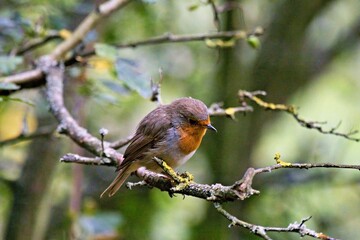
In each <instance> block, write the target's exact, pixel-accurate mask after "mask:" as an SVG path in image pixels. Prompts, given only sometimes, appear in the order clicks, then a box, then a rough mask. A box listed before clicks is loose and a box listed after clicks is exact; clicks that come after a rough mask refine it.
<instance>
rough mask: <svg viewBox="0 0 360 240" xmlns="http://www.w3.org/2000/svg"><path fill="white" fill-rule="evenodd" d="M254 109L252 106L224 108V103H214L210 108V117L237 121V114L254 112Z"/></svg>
mask: <svg viewBox="0 0 360 240" xmlns="http://www.w3.org/2000/svg"><path fill="white" fill-rule="evenodd" d="M252 111H253V108H252V107H250V106H241V107H229V108H225V109H224V108H223V103H213V104H211V105H210V107H209V108H208V112H209V115H210V116H226V117H230V118H232V119H235V114H236V113H238V112H243V113H246V112H252Z"/></svg>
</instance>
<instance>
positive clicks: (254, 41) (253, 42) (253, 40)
mask: <svg viewBox="0 0 360 240" xmlns="http://www.w3.org/2000/svg"><path fill="white" fill-rule="evenodd" d="M247 43H248V44H249V45H250V46H251V47H252V48H254V49H258V48H260V46H261V42H260V39H259V38H258V37H256V36H249V37H248V38H247Z"/></svg>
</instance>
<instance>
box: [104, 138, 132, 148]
mask: <svg viewBox="0 0 360 240" xmlns="http://www.w3.org/2000/svg"><path fill="white" fill-rule="evenodd" d="M133 137H134V135H130V136H128V137H127V138H125V139H119V140H117V141H115V142H112V143H110V144H109V147H110V148H113V149H119V148H122V147H124V146H126V145H127V144H129V143H130V141H131V139H132V138H133Z"/></svg>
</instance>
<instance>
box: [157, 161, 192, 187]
mask: <svg viewBox="0 0 360 240" xmlns="http://www.w3.org/2000/svg"><path fill="white" fill-rule="evenodd" d="M154 161H155V162H156V163H157V164H158V165H159V166H160V167H161V168H162V170H163V171H164V172H165V173H166V174H167V175H168V176H169V177H171V178H172V179H173V180H174V183H175V186H174V187H172V188H171V189H170V190H171V191H172V192H177V191H181V190H183V189H185V188H186V187H188V186H189V184H190V183H191V182H192V181H193V180H194V176H193V175H192V174H191V173H189V172H183V173H180V174H179V173H177V172H175V171H174V169H172V168H171V167H170V166H169V165H168V164H167V163H166V162H165V161H163V160H161V159H159V158H156V157H154Z"/></svg>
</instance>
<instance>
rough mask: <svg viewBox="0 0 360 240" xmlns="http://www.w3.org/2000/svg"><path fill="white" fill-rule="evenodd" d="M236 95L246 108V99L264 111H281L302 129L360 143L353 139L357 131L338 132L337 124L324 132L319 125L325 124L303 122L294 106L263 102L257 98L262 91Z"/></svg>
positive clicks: (241, 92) (243, 91) (263, 94)
mask: <svg viewBox="0 0 360 240" xmlns="http://www.w3.org/2000/svg"><path fill="white" fill-rule="evenodd" d="M238 95H239V99H240V102H241V103H242V104H243V105H244V106H246V99H249V100H251V101H252V102H254V103H256V104H257V105H258V106H260V107H262V108H264V109H265V110H272V111H283V112H286V113H288V114H290V115H291V116H293V118H294V119H295V120H296V121H297V122H298V123H299V124H300V126H302V127H305V128H308V129H315V130H317V131H319V132H320V133H323V134H330V135H335V136H339V137H343V138H346V139H348V140H351V141H355V142H359V141H360V138H356V137H353V135H354V134H357V133H358V132H359V131H357V130H354V131H350V132H348V133H341V132H338V131H337V129H338V128H339V126H340V124H338V125H337V126H336V127H333V128H331V129H329V130H325V129H324V128H323V127H322V126H321V125H323V124H325V123H326V122H318V121H308V120H305V119H303V118H301V117H300V116H299V114H298V112H297V111H296V107H294V106H290V105H285V104H275V103H269V102H265V101H264V100H262V99H261V98H259V97H258V96H259V95H261V96H265V95H266V92H264V91H255V92H248V91H245V90H239V93H238Z"/></svg>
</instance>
